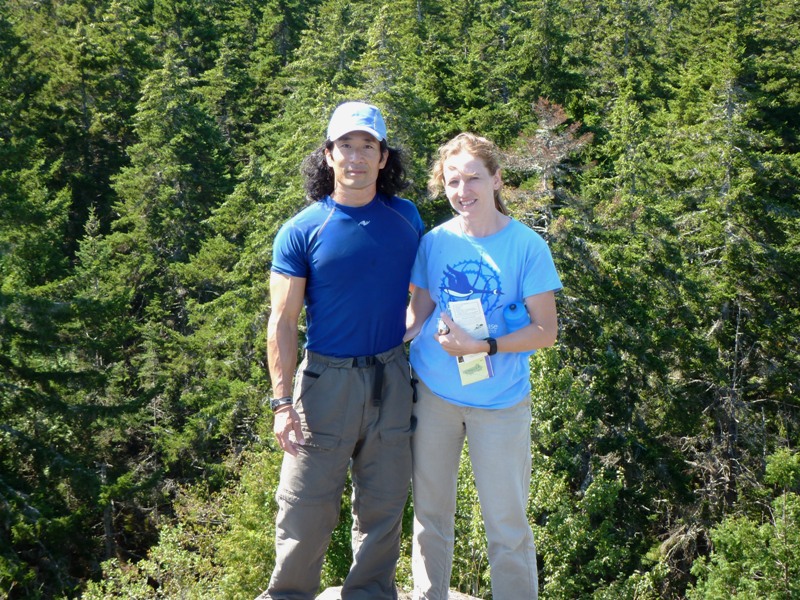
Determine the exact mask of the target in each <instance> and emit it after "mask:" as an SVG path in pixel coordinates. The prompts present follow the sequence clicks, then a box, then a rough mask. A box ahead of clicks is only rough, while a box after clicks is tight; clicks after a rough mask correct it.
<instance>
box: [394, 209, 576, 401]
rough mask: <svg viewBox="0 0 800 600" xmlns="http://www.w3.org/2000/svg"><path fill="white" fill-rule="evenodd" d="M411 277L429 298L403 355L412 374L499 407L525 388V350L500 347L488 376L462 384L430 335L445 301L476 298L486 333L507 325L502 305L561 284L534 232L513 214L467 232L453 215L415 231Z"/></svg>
mask: <svg viewBox="0 0 800 600" xmlns="http://www.w3.org/2000/svg"><path fill="white" fill-rule="evenodd" d="M411 282H412V283H413V284H414V285H416V286H418V287H421V288H425V289H427V290H428V292H430V295H431V298H432V299H433V301H434V302H436V308H434V310H433V313H432V314H431V316H430V317H429V318H428V319H427V320H426V321H425V323H424V325H423V326H422V330H421V331H420V333H419V335H418V336H417V337H416V338H414V340H413V341H412V342H411V351H410V360H411V365H412V366H413V367H414V370H415V371H416V373H417V375H418V376H419V377H420V378H421V379H422V381H424V382H425V384H426V385H427V386H428V387H429V388H430V389H431V390H432V391H433V392H434V393H436V394H437V395H438V396H441V397H442V398H444V399H445V400H448V401H449V402H452V403H454V404H458V405H461V406H470V407H479V408H492V409H497V408H507V407H509V406H513V405H514V404H516V403H518V402H520V401H521V400H522V399H523V398H524V397H525V396H526V395H528V394H529V393H530V389H531V387H530V366H529V360H528V356H529V354H527V353H518V352H501V353H498V354H495V355H494V356H492V357H490V360H491V361H492V367H493V369H494V376H493V377H490V378H489V379H484V380H482V381H478V382H476V383H471V384H469V385H462V384H461V379H460V377H459V374H458V366H457V364H456V358H455V357H453V356H450V355H449V354H447V353H446V352H445V351H444V350H443V349H442V347H441V345H440V344H439V342H438V341H437V340H436V339H435V338H434V333H435V332H436V328H437V322H438V319H439V313H440V312H447V313H448V314H449V311H448V310H447V308H448V303H449V302H451V301H454V300H469V299H472V298H480V300H481V305H482V306H483V312H484V314H485V315H486V323H487V325H488V327H489V335H490V336H491V337H495V338H497V337H501V336H503V335H505V334H506V333H508V330H507V328H506V325H505V322H504V320H503V308H504V307H505V306H506V305H508V304H512V303H518V302H520V301H522V300H523V299H524V298H526V297H528V296H533V295H536V294H541V293H543V292H548V291H551V290H552V291H556V290H560V289H561V287H562V286H561V280H560V279H559V277H558V274H557V273H556V268H555V265H554V264H553V258H552V256H551V254H550V249H549V248H548V247H547V243H546V242H545V241H544V239H542V237H541V236H540V235H539V234H537V233H536V232H535V231H533V230H532V229H530V228H528V227H526V226H525V225H523V224H522V223H520V222H519V221H516V220H513V219H512V220H511V221H510V222H509V223H508V224H507V225H506V226H505V227H504V228H503V229H501V230H500V231H498V232H497V233H495V234H493V235H490V236H488V237H483V238H474V237H471V236H469V235H467V234H466V233H464V232H463V231H462V229H461V226H460V220H459V218H458V217H456V218H455V219H451V220H450V221H448V222H446V223H444V224H442V225H439V226H438V227H436V228H434V229H433V230H431V231H430V232H428V233H427V234H425V236H424V237H423V238H422V242H421V243H420V246H419V250H418V251H417V258H416V261H415V263H414V269H413V270H412V273H411Z"/></svg>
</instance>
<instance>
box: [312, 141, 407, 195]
mask: <svg viewBox="0 0 800 600" xmlns="http://www.w3.org/2000/svg"><path fill="white" fill-rule="evenodd" d="M332 148H333V142H332V141H330V140H327V141H326V142H325V143H324V144H323V145H322V146H320V147H319V148H317V149H316V150H314V151H313V152H312V153H311V154H309V155H308V156H307V157H306V158H305V160H304V161H303V166H302V172H303V177H305V180H306V182H305V188H306V194H308V197H309V198H310V199H311V200H322V199H323V198H324V197H325V196H328V195H329V194H330V193H331V192H333V169H331V168H330V167H329V166H328V163H327V162H325V150H326V149H328V150H331V149H332ZM381 152H388V153H389V157H388V158H387V159H386V165H385V166H384V167H383V168H382V169H381V170H380V171H378V182H377V186H378V193H379V194H385V195H387V196H394V195H395V194H397V193H398V192H400V191H402V190H404V189H406V188H407V187H408V181H406V169H405V164H404V160H403V153H402V152H401V151H400V150H399V149H397V148H390V147H389V146H388V145H387V144H386V140H383V141H381Z"/></svg>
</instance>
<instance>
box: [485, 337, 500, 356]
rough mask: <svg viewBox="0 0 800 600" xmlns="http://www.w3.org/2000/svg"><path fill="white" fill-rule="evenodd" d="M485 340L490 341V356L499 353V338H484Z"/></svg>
mask: <svg viewBox="0 0 800 600" xmlns="http://www.w3.org/2000/svg"><path fill="white" fill-rule="evenodd" d="M483 341H484V342H489V356H494V355H495V354H497V340H496V339H494V338H493V337H488V338H483Z"/></svg>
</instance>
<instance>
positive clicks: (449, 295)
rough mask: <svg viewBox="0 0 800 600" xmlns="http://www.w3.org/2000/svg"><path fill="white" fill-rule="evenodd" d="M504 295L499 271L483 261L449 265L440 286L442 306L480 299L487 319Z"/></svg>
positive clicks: (468, 261) (440, 302)
mask: <svg viewBox="0 0 800 600" xmlns="http://www.w3.org/2000/svg"><path fill="white" fill-rule="evenodd" d="M502 295H503V291H502V289H501V287H500V277H499V275H498V274H497V271H495V270H494V269H492V268H491V267H490V266H489V265H487V264H486V263H485V262H483V260H465V261H462V262H460V263H456V264H455V265H447V267H446V269H445V271H444V274H443V276H442V282H441V284H440V285H439V305H440V306H447V305H448V303H450V302H451V301H453V300H470V299H472V298H480V299H481V306H483V312H484V314H485V315H486V316H487V317H488V316H489V315H490V314H492V312H493V311H494V310H495V309H496V308H497V307H498V304H499V303H500V296H502Z"/></svg>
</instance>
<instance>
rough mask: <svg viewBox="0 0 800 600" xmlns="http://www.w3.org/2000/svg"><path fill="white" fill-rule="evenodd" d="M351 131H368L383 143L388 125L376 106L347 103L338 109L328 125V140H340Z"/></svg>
mask: <svg viewBox="0 0 800 600" xmlns="http://www.w3.org/2000/svg"><path fill="white" fill-rule="evenodd" d="M351 131H366V132H367V133H369V134H371V135H374V136H375V139H377V140H378V141H379V142H382V141H383V140H385V139H386V123H385V122H384V121H383V115H381V111H380V110H378V108H377V107H376V106H373V105H372V104H366V103H364V102H345V103H344V104H340V105H339V106H337V107H336V110H334V111H333V115H331V120H330V123H328V139H329V140H331V141H334V140H338V139H339V138H340V137H342V136H343V135H344V134H346V133H350V132H351Z"/></svg>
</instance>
